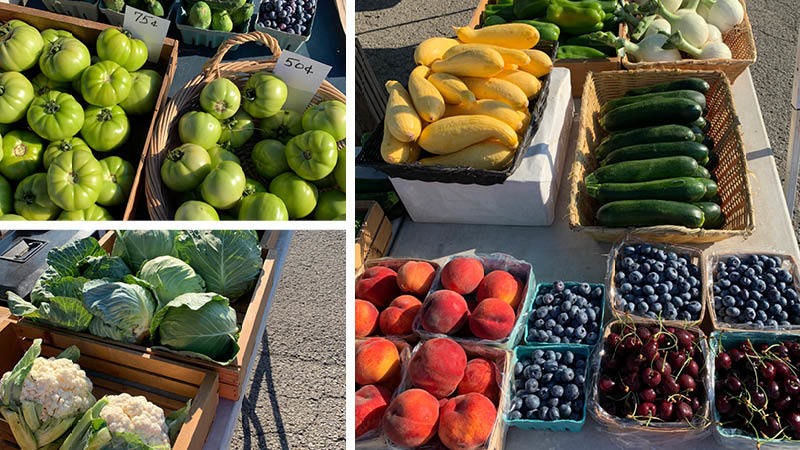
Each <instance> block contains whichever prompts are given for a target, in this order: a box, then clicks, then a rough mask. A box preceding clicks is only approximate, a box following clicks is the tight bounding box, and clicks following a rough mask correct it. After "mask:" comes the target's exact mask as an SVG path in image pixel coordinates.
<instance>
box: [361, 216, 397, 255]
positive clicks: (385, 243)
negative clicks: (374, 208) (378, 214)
mask: <svg viewBox="0 0 800 450" xmlns="http://www.w3.org/2000/svg"><path fill="white" fill-rule="evenodd" d="M391 240H392V223H391V222H389V219H388V218H387V217H386V216H384V217H383V220H382V221H381V225H380V228H378V234H377V235H375V239H374V240H373V241H372V246H370V249H369V254H368V255H367V261H369V260H370V259H375V258H382V257H383V256H385V255H386V250H388V249H389V242H390V241H391Z"/></svg>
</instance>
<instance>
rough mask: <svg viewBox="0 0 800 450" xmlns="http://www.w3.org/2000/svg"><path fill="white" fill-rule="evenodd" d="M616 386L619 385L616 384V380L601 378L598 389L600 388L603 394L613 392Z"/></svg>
mask: <svg viewBox="0 0 800 450" xmlns="http://www.w3.org/2000/svg"><path fill="white" fill-rule="evenodd" d="M616 385H617V383H615V382H614V380H612V379H611V378H609V377H602V378H600V381H598V382H597V387H599V388H600V390H601V391H603V392H611V391H613V390H614V387H615V386H616Z"/></svg>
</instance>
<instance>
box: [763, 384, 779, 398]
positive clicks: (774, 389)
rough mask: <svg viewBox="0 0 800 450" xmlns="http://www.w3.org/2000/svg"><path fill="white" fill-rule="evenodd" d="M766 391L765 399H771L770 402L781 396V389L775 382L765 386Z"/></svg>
mask: <svg viewBox="0 0 800 450" xmlns="http://www.w3.org/2000/svg"><path fill="white" fill-rule="evenodd" d="M766 391H767V397H769V398H771V399H772V400H777V399H778V398H779V397H780V396H781V387H780V386H779V385H778V382H777V381H775V380H772V381H770V382H769V383H768V384H767V387H766Z"/></svg>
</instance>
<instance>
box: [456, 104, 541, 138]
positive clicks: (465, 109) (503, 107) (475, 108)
mask: <svg viewBox="0 0 800 450" xmlns="http://www.w3.org/2000/svg"><path fill="white" fill-rule="evenodd" d="M463 115H466V116H472V115H484V116H489V117H494V118H495V119H499V120H501V121H503V122H505V123H506V124H508V126H510V127H511V128H513V129H514V131H519V130H521V129H522V125H523V122H524V120H525V115H524V114H523V113H521V112H519V111H517V110H515V109H514V108H512V107H510V106H508V105H507V104H505V103H503V102H501V101H498V100H488V99H485V100H478V101H475V102H470V103H462V104H460V105H447V107H446V108H445V111H444V117H452V116H463Z"/></svg>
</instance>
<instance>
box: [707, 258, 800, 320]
mask: <svg viewBox="0 0 800 450" xmlns="http://www.w3.org/2000/svg"><path fill="white" fill-rule="evenodd" d="M706 265H707V266H708V267H709V268H710V270H709V271H708V272H709V273H708V281H707V283H706V284H707V286H708V288H707V290H708V298H709V303H710V307H709V309H710V312H709V314H710V315H711V324H712V326H713V327H714V329H715V330H723V331H731V330H734V331H735V330H739V331H741V330H757V331H791V330H799V329H800V298H799V295H798V293H799V292H800V290H799V289H798V287H797V280H798V279H800V273H798V267H797V262H796V261H795V260H794V258H793V257H792V256H791V255H788V254H781V253H768V252H765V253H758V254H742V253H725V254H713V255H709V256H708V258H707V262H706Z"/></svg>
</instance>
